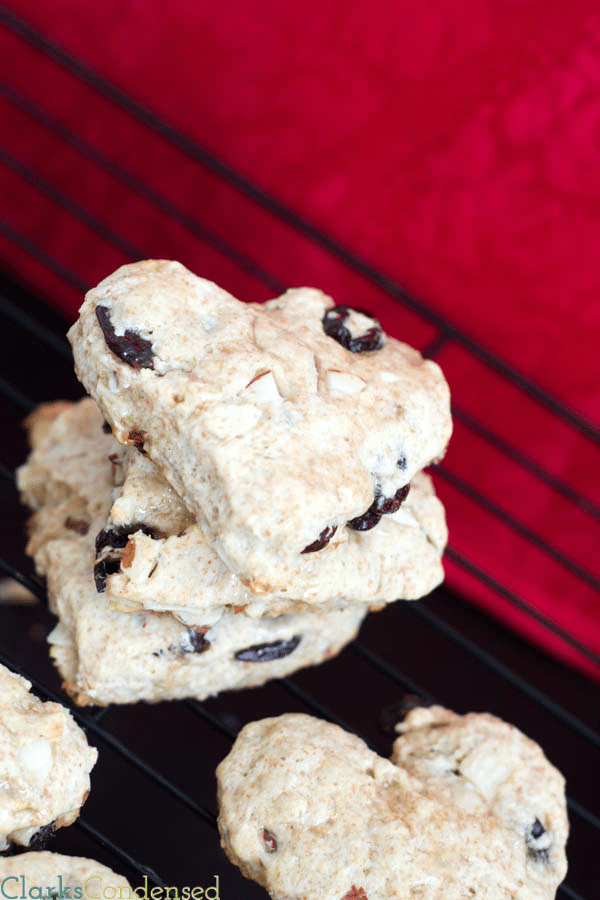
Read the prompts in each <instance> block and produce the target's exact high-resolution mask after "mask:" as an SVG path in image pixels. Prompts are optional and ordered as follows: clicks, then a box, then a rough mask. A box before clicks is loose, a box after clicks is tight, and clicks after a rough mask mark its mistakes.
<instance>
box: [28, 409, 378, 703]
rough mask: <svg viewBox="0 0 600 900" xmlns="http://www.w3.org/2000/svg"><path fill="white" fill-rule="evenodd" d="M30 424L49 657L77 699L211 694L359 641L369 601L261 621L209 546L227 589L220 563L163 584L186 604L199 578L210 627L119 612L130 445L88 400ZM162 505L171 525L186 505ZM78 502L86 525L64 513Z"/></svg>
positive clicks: (32, 542) (35, 533)
mask: <svg viewBox="0 0 600 900" xmlns="http://www.w3.org/2000/svg"><path fill="white" fill-rule="evenodd" d="M29 428H30V434H31V441H32V443H33V445H34V449H33V452H32V455H31V457H30V459H29V460H28V462H27V463H26V464H25V465H24V466H22V467H21V469H20V470H19V471H18V473H17V480H18V483H19V486H20V488H21V491H22V496H23V499H24V501H25V502H26V503H28V504H29V505H30V506H31V505H37V507H38V508H37V511H36V512H35V513H34V515H33V517H32V519H31V521H30V524H29V528H30V538H29V544H28V552H30V553H31V551H32V549H33V550H35V552H34V554H33V555H34V560H35V565H36V569H37V571H38V573H39V574H40V575H43V576H45V577H46V580H47V587H48V595H49V601H50V609H51V610H52V612H54V613H55V614H56V615H57V616H58V618H59V624H58V625H57V626H56V628H54V629H53V631H52V632H51V634H50V636H49V641H50V645H51V655H52V657H53V659H54V661H55V663H56V665H57V667H58V669H59V671H60V672H61V675H62V676H63V679H64V687H65V689H66V690H67V691H68V693H69V694H71V696H72V697H73V698H74V699H75V701H76V702H77V703H78V704H80V705H87V704H92V705H107V704H109V703H134V702H137V701H140V700H146V701H148V702H155V701H159V700H173V699H181V698H183V697H195V698H197V699H205V698H206V697H208V696H211V695H214V694H217V693H219V692H221V691H223V690H227V689H239V688H244V687H254V686H257V685H260V684H264V682H265V681H268V680H270V679H271V678H278V677H282V676H284V675H288V674H290V673H291V672H294V671H296V670H297V669H299V668H302V667H304V666H308V665H314V664H316V663H319V662H323V661H324V660H327V659H330V658H331V657H332V656H335V655H336V654H337V653H338V652H339V651H340V650H341V649H342V647H344V646H345V645H346V644H347V643H348V642H349V641H350V640H352V638H354V637H355V635H356V633H357V631H358V628H359V626H360V624H361V622H362V620H363V618H364V616H365V615H366V612H367V605H366V604H365V603H362V604H354V605H351V606H349V607H348V608H347V609H341V608H331V609H327V610H320V611H317V612H315V613H303V614H296V613H294V614H288V615H280V616H277V617H269V618H261V619H257V618H251V617H249V616H246V615H244V609H243V604H242V606H240V605H238V603H237V593H236V589H235V585H237V584H239V581H238V579H237V578H236V577H235V576H234V575H233V574H232V573H229V572H227V571H226V570H225V567H224V565H223V563H222V562H221V560H220V559H219V558H218V557H217V556H216V554H215V553H214V551H212V550H211V548H210V547H207V548H206V550H205V556H206V558H208V559H210V560H211V561H212V567H213V569H216V570H217V586H218V588H219V590H218V591H217V592H215V583H214V578H213V573H212V572H211V569H210V566H209V570H208V572H207V573H206V574H204V573H203V571H202V569H201V568H200V567H199V566H198V565H196V567H195V568H194V569H191V570H190V568H189V567H187V568H180V569H179V570H176V569H175V570H172V580H171V582H170V583H168V584H167V585H166V586H165V587H164V589H165V590H166V591H167V593H166V594H165V595H164V596H162V594H160V595H159V596H161V597H162V601H161V602H162V607H163V609H167V608H168V607H169V606H173V605H175V606H176V604H177V602H178V601H177V600H175V599H174V598H176V597H177V596H178V592H180V591H183V590H184V586H185V584H186V582H187V580H188V579H190V578H195V579H200V582H199V593H200V595H202V594H203V593H204V592H206V593H208V594H211V592H212V594H211V596H213V597H214V602H215V604H219V605H218V606H216V612H214V614H213V615H212V618H211V617H210V616H205V618H204V624H203V625H202V626H200V627H197V628H196V627H189V626H188V625H186V624H182V623H181V622H180V621H177V620H176V619H175V618H174V616H173V615H171V613H170V612H166V611H163V612H157V611H149V612H146V613H143V612H140V613H132V614H124V613H122V612H118V611H115V609H113V608H111V603H112V604H114V601H115V597H111V595H110V593H109V592H105V591H104V580H105V578H106V577H107V576H106V573H107V570H109V569H110V566H111V562H114V561H115V550H116V551H117V557H118V558H117V560H116V562H117V568H119V565H120V563H121V562H122V561H124V562H127V556H126V555H125V554H126V553H129V554H130V558H131V553H132V551H131V548H132V547H133V548H134V549H135V547H136V546H137V545H136V544H135V543H133V544H129V543H128V542H127V541H128V538H127V536H125V540H121V541H120V539H119V538H118V537H117V536H115V529H114V526H111V527H110V528H107V518H106V516H107V513H108V510H109V508H110V505H111V501H112V498H113V493H114V492H115V491H116V492H118V491H119V486H120V485H122V480H123V477H124V475H123V471H124V470H123V466H122V464H121V457H120V454H119V450H120V449H121V448H119V445H118V444H116V442H115V441H114V439H112V438H111V437H110V436H109V435H106V434H105V433H104V431H103V428H102V418H101V416H100V413H99V411H98V408H97V407H96V404H95V403H94V401H93V400H91V399H90V398H86V399H84V400H82V401H80V402H79V403H77V404H67V405H63V404H53V405H48V406H43V407H41V408H40V409H39V411H38V412H37V414H34V415H33V416H32V417H30V420H29ZM86 471H89V472H90V478H89V479H87V480H86V478H85V472H86ZM66 473H67V474H66ZM161 481H162V478H161ZM42 485H43V489H42ZM171 494H173V492H172V491H171ZM57 499H58V503H57V502H56V501H57ZM140 502H143V504H144V506H143V510H142V511H140V516H141V515H150V516H152V510H153V509H154V506H153V502H152V499H151V497H150V496H149V498H148V499H147V500H141V501H140ZM160 504H161V516H162V518H161V520H160V521H161V523H162V524H163V525H166V523H167V521H170V522H171V524H173V523H174V521H175V518H174V513H173V510H176V511H177V510H179V511H180V507H181V501H180V500H179V498H176V497H174V496H172V497H171V501H170V504H171V505H169V496H168V495H167V496H165V495H164V493H162V492H161V495H160ZM75 506H76V507H77V509H78V517H79V518H78V520H77V521H78V526H77V527H73V521H72V517H71V516H69V515H65V513H66V512H67V511H68V510H70V509H73V508H74V507H75ZM92 510H94V511H96V512H99V514H100V518H99V519H96V520H92V519H91V512H92ZM169 510H171V513H170V512H169ZM138 526H139V523H138ZM148 530H149V529H146V531H148ZM125 531H127V529H125ZM107 535H108V536H109V537H110V540H106V537H107ZM143 536H145V532H144V530H142V529H141V528H140V527H137V528H136V529H135V534H134V535H133V536H132V537H133V538H134V539H135V540H138V541H139V540H140V539H141V537H143ZM119 543H121V546H120V547H119V546H117V547H116V548H115V544H117V545H118V544H119ZM128 546H129V547H130V549H129V551H127V547H128ZM111 554H112V555H111ZM121 556H123V557H124V560H123V559H121ZM140 556H141V553H140ZM139 562H140V560H139V557H138V560H137V562H136V561H135V559H131V563H132V565H131V567H130V568H132V569H133V570H135V567H136V565H137V566H139ZM202 579H204V581H202ZM240 587H241V585H240ZM162 589H163V588H162V587H161V591H162ZM244 591H245V589H244ZM246 593H247V592H246ZM169 597H170V600H169ZM184 612H185V610H184ZM192 618H193V617H192ZM192 624H193V623H192Z"/></svg>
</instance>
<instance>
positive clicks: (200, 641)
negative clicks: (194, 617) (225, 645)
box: [188, 628, 210, 653]
mask: <svg viewBox="0 0 600 900" xmlns="http://www.w3.org/2000/svg"><path fill="white" fill-rule="evenodd" d="M188 637H189V639H190V644H191V645H192V648H193V649H192V652H193V653H204V652H205V651H206V650H208V648H209V647H210V641H207V640H206V638H205V637H204V635H203V634H202V632H201V631H196V629H195V628H190V630H189V632H188Z"/></svg>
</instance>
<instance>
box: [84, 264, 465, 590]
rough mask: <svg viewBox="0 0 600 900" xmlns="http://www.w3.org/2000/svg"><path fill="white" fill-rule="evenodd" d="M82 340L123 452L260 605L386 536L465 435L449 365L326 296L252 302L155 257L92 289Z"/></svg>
mask: <svg viewBox="0 0 600 900" xmlns="http://www.w3.org/2000/svg"><path fill="white" fill-rule="evenodd" d="M69 338H70V340H71V343H72V345H73V352H74V357H75V367H76V372H77V375H78V377H79V378H80V380H81V381H82V382H83V384H84V385H85V387H86V389H87V390H88V391H89V393H90V394H91V395H92V396H93V397H94V398H95V399H96V400H97V402H98V404H99V406H100V408H101V410H102V413H103V415H105V416H106V418H107V419H108V421H109V422H110V424H111V426H112V428H113V431H114V434H115V436H116V438H117V440H118V441H119V442H120V443H123V444H129V445H132V446H135V447H136V448H137V449H138V450H140V451H141V452H144V453H146V454H147V455H148V456H149V458H150V459H151V460H152V461H153V462H154V463H156V465H157V466H158V467H159V469H160V471H161V473H162V474H163V475H164V476H165V477H166V478H167V480H168V481H169V483H170V484H171V485H172V487H173V488H174V489H175V490H176V492H177V493H178V494H179V496H180V497H181V498H182V500H183V502H184V504H185V506H186V507H187V509H189V510H190V512H191V513H192V514H193V515H194V516H195V517H196V518H197V519H198V521H200V522H201V523H202V524H203V526H204V527H205V528H206V529H208V531H209V532H210V535H211V541H212V542H213V543H214V546H215V549H216V550H217V553H218V554H219V555H220V556H221V558H222V559H223V561H224V562H225V564H226V565H227V567H228V568H229V569H231V570H232V571H233V572H235V573H236V574H237V575H238V576H239V578H240V579H241V580H242V581H243V582H244V583H245V584H246V585H247V586H248V588H249V589H250V591H251V592H252V593H254V594H257V595H261V594H265V593H268V592H272V591H275V590H281V589H282V588H283V587H284V586H285V584H286V582H287V576H288V572H289V569H290V566H291V567H292V568H293V567H294V566H295V564H296V561H297V560H298V557H299V556H300V555H301V554H310V553H318V552H320V551H321V550H322V549H324V548H325V547H326V546H327V545H328V544H335V543H338V542H341V541H344V540H346V538H347V534H348V530H349V529H350V530H356V529H359V530H367V529H370V528H373V527H375V528H377V527H379V523H380V522H381V521H384V520H385V516H386V515H387V514H388V513H389V512H392V511H394V510H396V509H398V507H399V506H400V504H401V502H402V498H403V496H404V494H405V491H406V486H407V485H408V484H409V483H410V482H411V480H412V478H413V476H414V475H415V474H416V473H417V472H419V471H420V470H421V469H422V468H423V467H425V466H427V465H428V464H429V463H431V462H432V461H435V460H437V459H439V458H440V457H441V456H442V455H443V453H444V450H445V447H446V444H447V441H448V439H449V436H450V431H451V420H450V410H449V394H448V388H447V385H446V382H445V381H444V378H443V376H442V374H441V371H440V369H439V368H438V366H437V365H436V364H435V363H433V362H431V361H427V360H423V359H422V357H421V356H420V354H419V353H417V351H415V350H413V349H411V348H410V347H408V346H406V345H405V344H402V343H400V342H399V341H396V340H394V339H393V338H387V337H386V336H385V335H384V334H383V333H382V331H381V328H380V326H379V324H378V323H377V322H376V321H375V320H374V319H372V318H371V317H370V316H368V315H366V314H364V313H362V312H356V311H353V310H350V309H349V308H347V307H335V306H334V304H333V301H332V300H331V298H329V297H327V296H326V295H324V294H322V293H321V292H320V291H317V290H313V289H309V288H302V289H295V290H290V291H288V292H287V293H286V294H284V295H283V296H282V297H279V298H277V299H275V300H271V301H269V302H268V303H266V304H264V305H261V304H245V303H240V302H239V301H237V300H236V299H235V298H233V297H231V296H230V295H229V294H227V293H226V292H225V291H223V290H221V289H220V288H218V287H217V286H216V285H214V284H212V283H211V282H208V281H205V280H203V279H200V278H196V277H195V276H194V275H192V274H191V273H190V272H188V271H187V269H185V268H184V267H183V266H181V265H180V264H178V263H174V262H165V261H154V260H149V261H146V262H141V263H135V264H132V265H127V266H123V267H122V268H120V269H119V270H118V271H117V272H115V273H114V274H113V275H111V276H110V277H109V278H107V279H105V280H104V281H103V282H102V283H101V284H100V285H99V286H98V287H97V288H95V289H94V290H93V291H90V292H89V293H88V295H87V297H86V300H85V302H84V304H83V306H82V308H81V311H80V317H79V320H78V321H77V322H76V323H75V325H74V326H73V327H72V328H71V330H70V332H69Z"/></svg>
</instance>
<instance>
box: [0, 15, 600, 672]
mask: <svg viewBox="0 0 600 900" xmlns="http://www.w3.org/2000/svg"><path fill="white" fill-rule="evenodd" d="M29 27H31V28H32V29H33V31H31V32H30V31H29V30H28V28H29ZM44 41H48V42H49V43H48V44H44ZM56 48H59V49H60V51H61V52H60V53H59V52H58V51H56V52H55V50H56ZM61 54H62V55H61ZM80 64H83V66H84V68H82V67H81V65H80ZM86 67H87V68H86ZM0 70H1V72H0V74H1V81H0V122H1V123H2V124H1V129H0V145H1V147H0V203H1V209H0V220H1V224H0V255H1V258H2V260H4V264H5V265H6V266H8V267H9V268H11V269H12V270H13V271H15V272H16V273H17V274H18V275H19V276H20V277H21V278H23V279H25V280H27V281H28V282H29V283H30V284H32V285H33V286H34V287H35V288H37V289H38V290H40V291H42V292H43V293H44V294H45V296H47V297H48V298H49V300H50V301H51V302H53V303H55V304H56V305H58V306H60V307H62V308H63V309H65V310H67V311H68V312H69V313H70V314H72V315H74V314H75V311H76V310H77V308H78V306H79V305H80V302H81V287H82V286H83V285H86V284H87V285H92V284H94V283H96V282H97V281H99V280H100V279H101V278H102V277H104V276H105V275H107V274H108V273H109V272H111V271H112V270H113V269H115V268H116V267H117V266H118V265H120V264H122V263H124V262H127V261H129V260H130V259H131V258H136V257H150V256H156V257H167V258H175V259H180V260H181V261H182V262H184V263H185V264H186V265H188V266H189V267H190V268H191V269H192V270H193V271H195V272H197V273H198V274H201V275H203V276H205V277H208V278H212V279H213V280H215V281H217V282H218V283H220V284H222V285H223V286H224V287H226V288H227V289H228V290H230V291H231V292H232V293H234V294H236V295H237V296H239V297H241V298H243V299H248V300H260V299H263V298H266V297H268V296H272V295H274V294H275V293H277V292H278V290H277V286H278V285H279V284H281V285H298V284H310V285H314V286H317V287H320V288H322V289H324V290H326V291H328V292H329V293H331V294H332V295H333V296H334V297H335V299H336V301H337V302H339V303H350V304H352V303H355V304H357V305H360V306H366V307H370V308H371V309H372V310H373V311H374V312H375V313H376V314H377V315H378V316H379V317H380V319H381V321H382V323H383V325H384V327H385V328H386V330H387V331H388V332H390V333H392V334H394V335H395V336H397V337H399V338H402V339H404V340H406V341H408V342H409V343H412V344H413V345H415V346H417V347H419V348H421V349H423V348H426V347H427V346H428V345H430V344H431V342H432V341H433V340H434V339H435V338H436V336H437V335H438V327H437V326H438V320H437V319H436V318H435V317H434V318H431V317H430V318H427V317H426V316H424V315H422V313H421V312H420V311H419V309H418V308H417V309H415V310H412V311H411V310H410V309H409V308H408V307H407V306H405V305H403V304H402V303H400V302H399V301H398V299H397V298H395V297H394V296H391V295H390V292H388V291H386V290H384V285H383V284H379V285H378V284H376V283H374V282H373V280H372V279H371V278H370V277H369V276H370V273H369V272H367V271H365V272H363V274H361V273H360V272H359V271H357V269H356V267H355V266H354V265H353V264H352V260H348V259H345V258H344V257H343V256H340V254H339V253H337V252H336V251H335V249H332V248H328V247H327V246H326V245H325V244H324V243H323V241H322V240H319V239H315V237H314V236H311V235H310V233H309V232H308V231H307V230H306V229H304V230H303V227H302V223H301V222H296V221H291V222H290V221H285V219H284V218H283V217H282V210H281V209H280V208H279V207H275V208H273V209H271V210H269V209H268V208H267V207H266V206H265V205H264V202H263V198H261V197H258V198H257V197H256V196H253V195H252V191H251V190H250V192H248V191H247V190H246V189H245V187H244V185H243V184H236V183H234V182H232V181H231V180H230V179H229V180H228V176H227V173H219V172H218V171H215V170H214V168H211V165H212V163H210V160H209V161H208V162H209V164H206V161H205V162H203V161H202V158H201V156H198V153H197V152H196V150H195V149H194V148H195V147H197V146H199V147H201V148H205V149H206V150H208V151H209V153H210V154H212V155H214V156H215V157H217V158H218V159H220V160H222V161H223V162H224V163H225V164H226V165H227V166H229V167H231V169H233V170H234V171H236V172H238V173H240V175H241V176H242V178H245V179H247V180H249V181H250V182H251V183H252V184H254V185H255V186H257V187H259V188H260V189H261V190H262V191H264V192H266V193H267V194H268V195H270V196H272V197H273V198H275V200H276V201H277V203H279V204H283V206H284V207H286V208H288V209H289V210H292V211H293V212H294V213H295V214H297V216H298V217H300V218H302V219H303V220H304V221H305V222H306V223H310V224H311V225H313V226H315V227H316V228H317V229H318V230H319V232H321V233H323V234H325V235H326V236H328V237H329V238H331V239H332V240H333V241H334V242H338V243H339V244H341V245H342V246H343V247H344V248H346V249H347V250H348V251H349V252H350V253H352V254H355V255H356V256H357V257H358V258H360V259H361V260H363V261H364V262H365V263H367V264H368V265H369V266H370V267H372V268H374V269H375V270H377V271H378V272H380V273H382V274H383V275H384V276H387V277H388V278H389V279H390V280H391V281H393V282H397V283H400V284H402V285H403V286H405V287H406V288H407V289H408V290H409V291H410V292H411V293H412V294H413V295H414V296H415V297H418V298H420V299H421V300H422V301H423V302H424V303H426V304H427V306H428V307H429V308H430V309H431V310H433V311H434V312H435V313H436V314H437V315H438V316H439V317H440V318H442V319H446V320H448V321H449V322H450V323H451V325H452V326H453V328H454V330H451V332H450V333H449V335H448V340H447V341H446V342H445V343H444V344H442V345H441V347H440V349H439V351H438V352H437V354H436V356H435V358H436V359H437V361H438V362H439V363H440V364H441V365H442V366H443V368H444V371H445V373H446V376H447V378H448V380H449V382H450V385H451V388H452V391H453V397H454V402H455V406H456V430H455V435H454V437H453V440H452V443H451V446H450V449H449V452H448V455H447V457H446V459H445V461H444V464H443V467H442V468H441V469H440V472H439V473H438V475H437V476H436V484H437V487H438V490H439V493H440V495H441V497H442V499H443V500H444V502H445V504H446V506H447V512H448V521H449V526H450V533H451V551H452V552H451V555H450V556H449V559H448V563H447V567H446V568H447V579H448V583H449V584H450V585H451V586H452V587H454V588H456V589H457V590H458V591H459V592H460V593H461V594H463V595H464V596H467V597H468V598H469V599H471V600H473V601H474V602H475V603H477V604H479V605H480V606H482V607H484V608H485V609H487V610H490V611H492V612H493V613H494V614H495V615H496V616H498V617H499V618H501V619H502V620H503V621H505V622H507V623H509V624H510V625H511V626H512V627H514V628H515V629H517V630H519V631H520V632H521V633H522V634H524V635H525V636H527V637H529V638H531V639H532V640H534V641H536V642H538V643H540V644H541V645H543V646H544V647H545V648H546V649H549V650H550V651H552V652H553V653H554V654H556V655H557V656H558V657H559V658H560V659H562V660H563V661H565V662H568V663H569V664H572V665H575V666H577V667H579V668H580V669H581V670H582V671H585V672H587V673H588V674H590V675H592V676H593V677H596V678H597V677H599V676H600V665H599V664H598V663H597V662H594V661H593V660H590V658H589V657H588V656H586V655H585V654H584V653H583V652H582V651H581V650H578V649H576V648H573V647H572V646H570V644H569V643H568V641H565V639H564V638H562V637H560V636H558V635H556V634H553V633H552V632H551V631H550V630H549V629H548V628H547V627H546V626H545V625H544V624H543V623H539V622H538V623H536V621H535V620H534V619H532V617H531V616H530V615H528V614H527V613H526V612H524V611H522V610H521V609H519V607H518V606H517V605H516V604H515V598H516V599H517V600H520V601H523V602H524V603H525V604H527V605H529V606H531V607H533V608H534V609H535V610H537V611H538V612H539V613H541V614H542V615H543V616H545V617H547V618H548V619H549V620H551V621H552V622H553V623H555V624H556V625H557V626H558V627H559V628H560V629H562V630H563V631H564V632H566V633H567V634H568V635H571V636H572V637H573V638H575V639H576V640H578V641H579V642H581V643H582V644H583V645H585V646H586V647H588V648H589V649H590V650H592V651H594V652H595V653H597V654H598V653H600V621H599V619H600V601H599V598H598V591H597V588H598V579H599V578H600V553H599V551H598V546H599V543H600V542H599V540H598V538H599V534H598V510H599V507H600V478H599V477H598V472H599V471H600V447H599V440H598V430H597V423H598V419H599V418H600V387H599V377H598V363H597V359H598V335H599V325H600V305H599V303H598V295H599V290H600V254H599V253H598V243H599V240H600V12H599V10H598V6H597V3H596V2H595V0H575V2H572V0H571V2H569V3H568V4H567V3H566V2H564V0H562V2H561V0H559V2H548V0H544V2H542V0H527V2H519V3H517V2H506V0H466V2H465V3H460V4H456V3H450V2H446V3H441V4H434V3H428V2H424V3H419V4H413V3H407V2H399V3H398V2H396V3H391V2H381V3H378V4H377V3H375V4H374V3H372V2H366V0H355V2H354V3H352V4H347V3H342V2H339V0H329V2H322V0H320V2H316V0H305V2H304V3H302V4H300V5H296V4H294V5H292V4H285V3H284V4H281V5H280V4H273V3H266V2H263V0H251V2H249V3H241V2H235V0H234V2H230V3H223V4H215V3H206V2H202V0H200V2H193V3H192V2H189V0H170V2H169V3H168V4H167V3H158V2H154V0H146V2H145V3H144V4H141V3H137V2H134V0H118V2H117V0H105V2H104V3H103V4H91V3H73V2H71V0H53V2H52V3H50V4H40V3H39V2H37V0H10V2H7V3H6V5H5V6H3V7H0ZM90 72H91V73H92V74H90ZM93 73H95V75H96V76H97V79H96V82H94V75H93ZM107 85H108V87H107ZM110 86H113V87H116V88H117V89H118V91H120V92H122V94H121V93H118V94H115V95H111V94H110V92H108V93H107V91H109V88H110ZM126 98H130V99H131V100H132V101H134V103H135V104H138V106H136V107H132V108H129V109H127V108H126V106H124V104H126V103H127V102H128V101H127V100H126ZM154 117H155V118H154ZM161 122H162V123H163V124H164V125H165V126H167V130H166V131H164V130H163V133H162V134H161V133H160V126H159V123H161ZM169 128H172V129H174V131H175V132H177V134H178V135H179V136H180V137H182V138H185V139H187V140H188V141H189V146H187V147H186V146H183V144H181V145H180V146H177V144H176V143H174V137H175V136H174V134H172V133H169V131H168V129H169ZM180 143H181V142H180ZM33 173H35V176H34V174H33ZM67 198H70V200H67ZM73 202H75V204H76V205H75V206H74V205H73ZM203 229H208V231H209V232H210V235H209V234H207V233H206V231H203ZM215 238H216V239H217V243H215ZM218 241H223V242H225V244H224V245H223V246H219V245H218ZM36 248H37V249H36ZM39 251H42V254H41V255H40V252H39ZM235 254H239V255H240V256H239V258H238V257H237V256H235ZM247 259H249V260H251V261H252V262H253V263H254V264H255V265H256V267H257V268H256V269H255V270H251V269H249V268H248V266H247V264H246V262H245V261H244V260H247ZM486 351H489V354H491V357H490V356H489V355H486ZM503 367H504V368H503ZM506 369H508V371H506ZM515 372H516V373H518V374H520V375H521V376H524V378H525V381H522V380H521V381H519V380H518V379H516V380H515V378H514V373H515ZM538 389H539V390H538ZM540 392H541V393H540ZM594 423H596V430H595V431H594V427H593V426H594ZM523 456H524V457H526V459H523V458H522V457H523Z"/></svg>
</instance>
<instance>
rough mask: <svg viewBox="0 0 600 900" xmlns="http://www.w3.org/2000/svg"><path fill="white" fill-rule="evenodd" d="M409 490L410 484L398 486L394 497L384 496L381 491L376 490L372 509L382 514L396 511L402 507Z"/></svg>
mask: <svg viewBox="0 0 600 900" xmlns="http://www.w3.org/2000/svg"><path fill="white" fill-rule="evenodd" d="M409 491H410V484H405V485H403V486H402V487H401V488H398V490H397V491H396V493H395V494H394V496H393V497H384V496H383V495H382V494H380V493H379V491H375V500H374V501H373V506H372V507H371V509H373V510H374V512H376V513H378V514H379V515H380V516H384V515H390V514H391V513H395V512H397V511H398V510H399V509H400V507H401V506H402V504H403V503H404V501H405V500H406V498H407V497H408V492H409Z"/></svg>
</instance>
